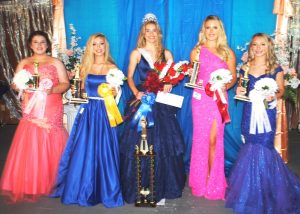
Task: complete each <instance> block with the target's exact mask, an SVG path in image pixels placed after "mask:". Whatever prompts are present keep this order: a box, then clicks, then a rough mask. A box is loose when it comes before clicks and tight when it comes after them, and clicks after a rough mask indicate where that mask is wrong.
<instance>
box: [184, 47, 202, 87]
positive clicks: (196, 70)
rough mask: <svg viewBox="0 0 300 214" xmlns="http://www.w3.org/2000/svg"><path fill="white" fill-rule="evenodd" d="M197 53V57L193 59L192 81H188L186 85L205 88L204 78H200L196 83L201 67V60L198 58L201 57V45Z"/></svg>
mask: <svg viewBox="0 0 300 214" xmlns="http://www.w3.org/2000/svg"><path fill="white" fill-rule="evenodd" d="M196 55H197V57H196V59H195V60H194V61H193V72H192V74H191V77H190V81H189V82H188V83H186V84H185V86H186V87H189V88H198V89H201V90H204V88H203V80H199V81H198V83H196V81H197V77H198V74H199V68H200V62H199V60H198V59H199V57H200V48H199V47H198V48H197V51H196Z"/></svg>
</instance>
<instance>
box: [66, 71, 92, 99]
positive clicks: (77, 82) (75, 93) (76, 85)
mask: <svg viewBox="0 0 300 214" xmlns="http://www.w3.org/2000/svg"><path fill="white" fill-rule="evenodd" d="M81 83H82V79H81V78H80V75H79V67H76V68H75V77H74V78H73V79H72V80H71V96H70V97H67V96H68V95H66V99H67V100H68V103H73V104H80V103H88V99H87V95H86V93H83V90H82V89H81Z"/></svg>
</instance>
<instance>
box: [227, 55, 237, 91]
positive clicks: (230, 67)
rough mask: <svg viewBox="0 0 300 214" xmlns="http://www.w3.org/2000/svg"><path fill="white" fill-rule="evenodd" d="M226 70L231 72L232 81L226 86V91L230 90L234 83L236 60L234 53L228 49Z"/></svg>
mask: <svg viewBox="0 0 300 214" xmlns="http://www.w3.org/2000/svg"><path fill="white" fill-rule="evenodd" d="M227 66H228V70H229V71H230V72H231V75H232V80H231V82H230V83H227V84H226V90H228V89H230V88H231V87H233V86H234V84H235V83H236V58H235V55H234V52H233V51H232V50H231V49H229V56H228V60H227Z"/></svg>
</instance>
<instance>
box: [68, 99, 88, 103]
mask: <svg viewBox="0 0 300 214" xmlns="http://www.w3.org/2000/svg"><path fill="white" fill-rule="evenodd" d="M88 102H89V101H88V100H87V99H83V98H71V99H69V100H68V103H70V104H81V103H88Z"/></svg>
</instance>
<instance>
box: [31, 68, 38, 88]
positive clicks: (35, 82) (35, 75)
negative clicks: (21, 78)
mask: <svg viewBox="0 0 300 214" xmlns="http://www.w3.org/2000/svg"><path fill="white" fill-rule="evenodd" d="M33 66H34V70H33V75H32V88H31V89H32V90H36V89H38V87H39V81H40V75H39V63H38V62H34V63H33Z"/></svg>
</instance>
